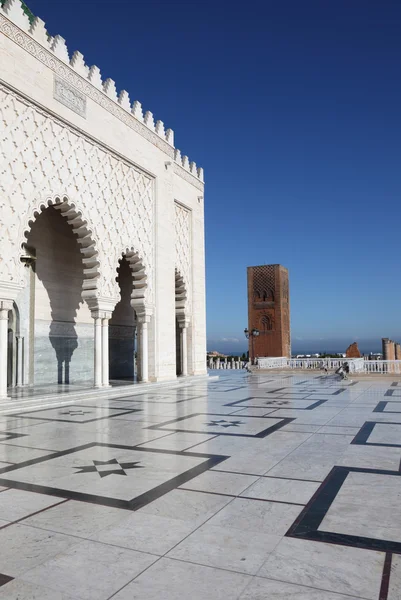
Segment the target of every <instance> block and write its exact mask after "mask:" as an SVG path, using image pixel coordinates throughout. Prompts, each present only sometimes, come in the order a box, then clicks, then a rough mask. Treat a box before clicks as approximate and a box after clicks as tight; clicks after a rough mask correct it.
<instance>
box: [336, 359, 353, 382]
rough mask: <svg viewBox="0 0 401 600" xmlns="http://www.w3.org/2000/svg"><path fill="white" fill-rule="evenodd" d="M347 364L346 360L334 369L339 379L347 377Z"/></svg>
mask: <svg viewBox="0 0 401 600" xmlns="http://www.w3.org/2000/svg"><path fill="white" fill-rule="evenodd" d="M349 370H350V369H349V364H348V363H347V362H345V363H343V364H342V365H340V366H339V367H338V369H337V371H336V373H337V375H340V377H341V379H342V380H344V379H348V373H349Z"/></svg>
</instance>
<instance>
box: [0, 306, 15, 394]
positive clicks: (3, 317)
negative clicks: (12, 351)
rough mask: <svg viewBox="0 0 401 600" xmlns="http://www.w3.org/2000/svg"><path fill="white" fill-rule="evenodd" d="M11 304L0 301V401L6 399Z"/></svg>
mask: <svg viewBox="0 0 401 600" xmlns="http://www.w3.org/2000/svg"><path fill="white" fill-rule="evenodd" d="M12 307H13V303H12V302H10V301H8V300H0V400H5V399H6V398H7V365H8V362H7V359H8V311H9V310H11V309H12Z"/></svg>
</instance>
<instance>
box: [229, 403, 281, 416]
mask: <svg viewBox="0 0 401 600" xmlns="http://www.w3.org/2000/svg"><path fill="white" fill-rule="evenodd" d="M236 408H237V410H236ZM232 410H233V411H234V412H230V413H229V414H230V415H244V416H245V417H246V416H248V417H265V416H266V415H270V414H272V413H273V412H274V411H275V409H274V408H269V407H268V406H266V408H253V407H245V406H244V407H242V408H241V407H240V406H239V405H238V406H237V407H234V406H233V407H232Z"/></svg>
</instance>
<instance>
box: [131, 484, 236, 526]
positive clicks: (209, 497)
mask: <svg viewBox="0 0 401 600" xmlns="http://www.w3.org/2000/svg"><path fill="white" fill-rule="evenodd" d="M231 501H232V498H230V497H228V496H219V495H217V494H203V493H202V492H192V491H186V490H173V491H171V492H169V493H168V494H165V495H164V496H162V497H161V498H158V499H157V500H155V501H154V502H151V503H150V504H148V505H146V506H144V507H143V508H140V509H139V510H138V511H137V514H142V515H148V514H149V515H156V516H160V517H167V518H170V519H180V520H182V521H189V522H190V523H191V524H193V525H194V526H195V527H197V526H199V525H201V524H202V523H204V522H205V521H207V520H208V519H210V517H212V516H213V515H215V514H216V513H217V512H218V511H219V510H221V509H222V508H223V507H224V506H226V504H228V503H229V502H231ZM144 518H145V517H144Z"/></svg>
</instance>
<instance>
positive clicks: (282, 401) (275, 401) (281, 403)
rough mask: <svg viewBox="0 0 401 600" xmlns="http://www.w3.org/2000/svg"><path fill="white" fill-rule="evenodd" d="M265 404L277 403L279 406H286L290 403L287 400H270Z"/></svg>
mask: <svg viewBox="0 0 401 600" xmlns="http://www.w3.org/2000/svg"><path fill="white" fill-rule="evenodd" d="M265 404H276V405H277V406H285V405H286V404H289V402H288V401H287V400H268V401H267V402H265Z"/></svg>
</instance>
